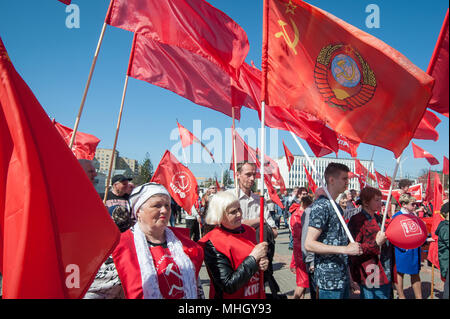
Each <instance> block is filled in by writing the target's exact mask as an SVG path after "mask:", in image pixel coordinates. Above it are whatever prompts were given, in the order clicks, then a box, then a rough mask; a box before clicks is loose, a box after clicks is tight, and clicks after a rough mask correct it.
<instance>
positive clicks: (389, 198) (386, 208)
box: [381, 155, 402, 232]
mask: <svg viewBox="0 0 450 319" xmlns="http://www.w3.org/2000/svg"><path fill="white" fill-rule="evenodd" d="M401 158H402V155H400V156H399V157H398V158H397V163H396V164H395V169H394V174H393V175H392V180H391V186H389V194H388V197H387V200H386V205H385V206H384V212H383V222H382V223H381V231H382V232H384V225H385V223H386V216H387V210H388V207H389V206H390V204H391V195H392V189H393V188H394V184H395V177H396V176H397V171H398V167H399V166H400V161H401Z"/></svg>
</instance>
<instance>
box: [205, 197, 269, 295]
mask: <svg viewBox="0 0 450 319" xmlns="http://www.w3.org/2000/svg"><path fill="white" fill-rule="evenodd" d="M241 220H242V211H241V208H240V205H239V201H238V199H237V197H236V196H235V195H234V194H233V193H230V192H219V193H217V194H216V195H215V196H214V197H213V198H212V199H211V201H210V203H209V207H208V211H207V214H206V222H207V223H208V224H211V225H214V224H215V225H217V226H216V227H215V228H214V229H213V230H211V231H210V232H208V233H207V234H206V235H205V236H204V237H203V238H201V239H200V241H199V242H198V243H199V244H200V245H202V247H203V250H204V254H205V259H204V260H205V264H206V268H207V270H208V274H209V277H210V280H211V285H210V293H209V298H210V299H245V298H249V299H257V298H265V294H264V292H263V289H264V288H263V287H260V271H264V270H266V269H267V267H268V265H269V260H268V258H267V247H268V245H267V243H266V242H262V243H259V244H256V233H255V230H254V229H253V228H252V227H250V226H247V225H244V224H242V223H241ZM260 288H262V289H261V290H260Z"/></svg>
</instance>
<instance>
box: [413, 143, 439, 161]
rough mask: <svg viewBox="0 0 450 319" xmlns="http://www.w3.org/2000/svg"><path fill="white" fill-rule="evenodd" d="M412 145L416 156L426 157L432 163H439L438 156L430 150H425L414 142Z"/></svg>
mask: <svg viewBox="0 0 450 319" xmlns="http://www.w3.org/2000/svg"><path fill="white" fill-rule="evenodd" d="M411 145H412V149H413V154H414V158H425V159H426V160H427V161H428V163H430V165H438V164H439V161H438V160H437V158H436V157H434V156H433V155H431V154H430V153H429V152H427V151H425V150H424V149H423V148H420V147H419V146H417V145H416V144H414V143H412V142H411Z"/></svg>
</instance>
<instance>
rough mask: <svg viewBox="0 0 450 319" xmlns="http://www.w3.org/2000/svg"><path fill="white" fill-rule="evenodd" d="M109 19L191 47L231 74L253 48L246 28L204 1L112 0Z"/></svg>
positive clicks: (107, 21)
mask: <svg viewBox="0 0 450 319" xmlns="http://www.w3.org/2000/svg"><path fill="white" fill-rule="evenodd" d="M105 22H106V23H107V24H109V25H111V26H114V27H118V28H122V29H125V30H128V31H131V32H139V33H141V34H144V35H146V36H147V37H150V38H151V39H153V40H155V41H157V42H161V43H165V44H168V45H171V46H176V47H179V48H181V49H185V50H188V51H190V52H192V53H193V54H197V55H200V56H202V57H204V58H206V59H208V60H209V61H211V62H213V63H216V64H217V65H219V66H220V67H221V68H223V69H224V70H228V72H229V73H232V72H235V71H236V70H237V69H239V68H240V66H241V65H242V63H244V60H245V58H246V57H247V53H248V51H249V43H248V39H247V34H246V33H245V31H244V30H243V29H242V28H241V27H240V26H239V25H238V24H237V23H236V22H235V21H233V20H232V19H231V18H230V17H228V16H227V15H226V14H224V13H223V12H222V11H220V10H218V9H216V8H214V7H213V6H212V5H210V4H209V3H208V2H206V1H204V0H171V1H161V0H112V1H111V4H110V7H109V10H108V14H107V17H106V21H105ZM188 75H189V74H188Z"/></svg>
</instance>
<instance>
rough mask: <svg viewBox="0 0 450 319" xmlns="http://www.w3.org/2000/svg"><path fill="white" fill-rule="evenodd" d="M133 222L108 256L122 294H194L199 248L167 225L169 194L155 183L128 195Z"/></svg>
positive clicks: (196, 294) (189, 296) (198, 289)
mask: <svg viewBox="0 0 450 319" xmlns="http://www.w3.org/2000/svg"><path fill="white" fill-rule="evenodd" d="M129 202H130V207H131V212H132V214H133V215H134V217H135V218H136V220H137V223H136V224H135V225H134V227H132V228H131V229H129V230H127V231H126V232H124V233H122V235H121V238H120V242H119V244H118V246H117V247H116V249H115V250H114V252H113V254H112V257H113V260H114V264H115V266H116V269H117V272H118V275H119V278H120V281H121V283H122V288H123V290H124V293H125V297H126V298H130V299H161V298H164V299H181V298H184V299H197V298H200V297H203V296H202V294H203V292H202V290H201V285H200V284H199V280H198V275H199V271H200V268H201V265H202V263H203V250H202V248H201V247H200V246H199V245H197V244H196V243H195V242H193V241H191V240H190V239H189V233H186V232H184V231H183V230H184V229H182V228H172V227H168V226H167V225H168V223H169V220H170V214H171V211H170V195H169V193H168V192H167V190H166V189H165V188H164V187H163V186H161V185H159V184H155V183H147V184H144V185H141V186H139V187H136V188H135V189H134V190H133V192H132V193H131V195H130V198H129Z"/></svg>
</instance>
